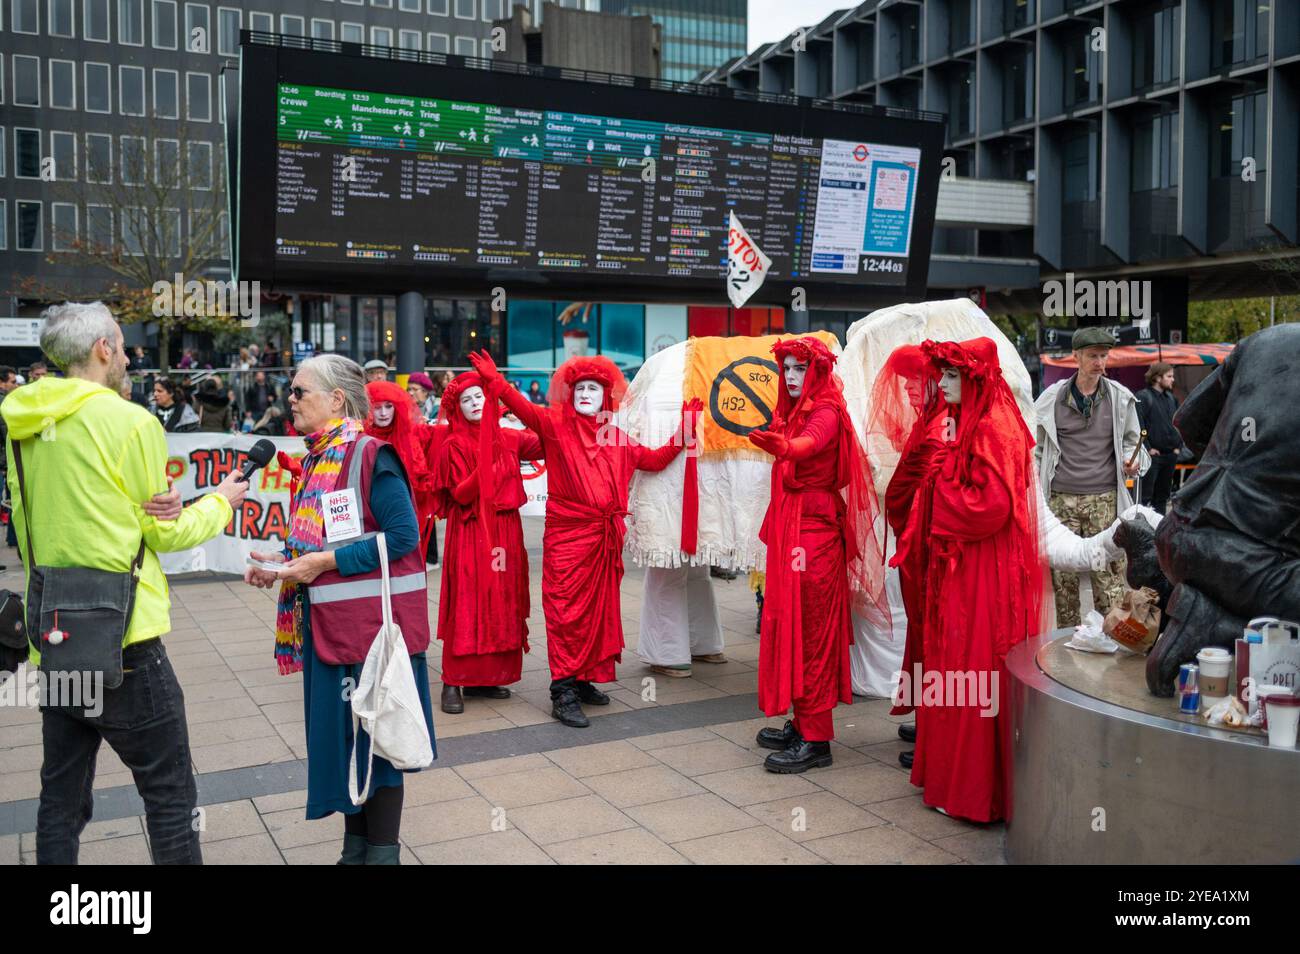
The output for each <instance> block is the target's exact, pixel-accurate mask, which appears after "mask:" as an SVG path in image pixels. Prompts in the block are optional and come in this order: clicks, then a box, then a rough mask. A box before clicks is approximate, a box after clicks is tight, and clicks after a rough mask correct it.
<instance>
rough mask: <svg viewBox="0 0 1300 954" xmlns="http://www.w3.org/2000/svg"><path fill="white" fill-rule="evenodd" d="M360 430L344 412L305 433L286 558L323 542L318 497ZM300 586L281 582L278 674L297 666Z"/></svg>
mask: <svg viewBox="0 0 1300 954" xmlns="http://www.w3.org/2000/svg"><path fill="white" fill-rule="evenodd" d="M360 435H361V422H360V421H358V420H354V419H353V418H350V417H345V418H341V419H339V418H336V419H334V420H332V421H330V422H329V423H328V424H326V425H325V426H324V427H322V428H321V429H320V430H318V431H316V432H315V433H314V434H309V435H307V437H306V438H304V440H305V441H306V443H307V456H305V457H304V458H303V459H302V481H301V483H300V484H299V485H298V492H297V493H296V494H295V495H294V498H293V507H292V508H291V509H292V511H293V513H292V516H291V517H290V518H289V536H288V539H286V540H285V542H284V546H285V549H286V550H288V552H289V559H291V560H293V559H297V558H298V557H300V556H302V555H303V554H304V553H314V552H316V551H318V550H321V549H322V548H323V547H324V542H325V518H324V516H323V515H322V513H321V496H322V495H323V494H325V493H328V492H329V491H331V490H334V488H335V487H336V486H338V480H339V473H340V471H342V469H343V458H344V457H345V456H347V452H348V445H349V444H351V443H352V442H353V441H355V440H356V439H357V438H358V437H359V436H360ZM304 590H305V587H304V586H303V585H302V584H300V583H289V582H285V583H282V584H280V599H279V601H278V602H277V603H276V607H275V661H276V663H277V664H278V665H279V667H280V675H282V676H287V675H289V674H290V673H295V672H300V671H301V670H302V643H303V633H302V605H303V596H304V595H305V594H304Z"/></svg>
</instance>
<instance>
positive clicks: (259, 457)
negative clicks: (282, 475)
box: [239, 437, 275, 482]
mask: <svg viewBox="0 0 1300 954" xmlns="http://www.w3.org/2000/svg"><path fill="white" fill-rule="evenodd" d="M274 456H275V445H274V444H272V443H271V442H270V441H268V440H267V439H266V438H265V437H264V438H262V439H261V440H260V441H258V442H257V443H256V444H254V445H253V446H252V447H250V448H249V450H248V460H246V461H244V466H243V467H241V468H240V469H239V476H240V477H241V478H242V479H243V480H244V481H245V482H247V481H248V478H250V477H252V476H253V471H255V470H257V468H259V467H265V466H266V465H267V464H269V463H270V462H271V458H272V457H274Z"/></svg>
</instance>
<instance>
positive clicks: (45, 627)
mask: <svg viewBox="0 0 1300 954" xmlns="http://www.w3.org/2000/svg"><path fill="white" fill-rule="evenodd" d="M12 446H13V451H14V464H15V466H16V468H17V470H18V492H19V495H20V498H21V500H22V504H23V528H24V530H25V531H26V534H25V536H26V538H27V638H28V640H29V641H30V642H31V643H32V645H33V646H34V647H35V648H36V651H37V652H39V653H40V654H41V670H42V671H44V672H47V673H51V674H54V673H102V674H103V680H104V686H105V688H108V689H116V688H118V687H119V686H121V685H122V642H123V640H125V638H126V630H127V627H128V626H129V625H130V622H131V612H132V610H133V608H134V606H135V588H136V584H137V583H138V582H139V580H140V566H141V564H142V563H143V562H144V537H143V536H141V538H140V549H139V550H137V551H136V554H135V560H134V561H132V563H131V569H130V570H128V571H127V572H125V573H121V572H114V571H112V570H95V569H91V568H89V567H81V566H39V565H37V563H36V557H35V551H34V550H33V549H32V521H31V509H30V508H29V507H28V504H27V489H26V487H25V485H24V481H23V455H22V449H21V445H20V443H19V442H18V441H13V442H12Z"/></svg>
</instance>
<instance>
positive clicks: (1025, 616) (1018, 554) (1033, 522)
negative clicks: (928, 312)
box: [921, 338, 1046, 641]
mask: <svg viewBox="0 0 1300 954" xmlns="http://www.w3.org/2000/svg"><path fill="white" fill-rule="evenodd" d="M921 349H922V350H923V351H924V352H925V354H926V355H927V356H929V358H930V362H931V364H932V365H933V366H934V368H935V371H936V373H941V371H942V369H943V368H944V367H953V368H956V369H957V370H958V371H959V372H960V373H961V405H960V406H959V408H958V412H957V439H956V446H955V447H954V448H953V450H952V452H951V453H952V455H953V456H954V457H955V460H954V461H953V463H954V465H955V466H954V467H952V468H951V469H949V467H947V466H945V467H944V476H945V477H946V478H947V477H949V475H951V476H952V479H955V481H956V482H957V483H958V484H959V485H965V484H969V482H970V476H971V467H972V465H973V463H974V462H975V461H976V459H979V460H981V461H982V462H983V463H984V464H985V465H987V467H988V468H989V470H990V471H991V472H992V473H993V474H995V475H997V477H998V478H999V479H1000V480H1001V481H1002V483H1003V484H1004V486H1005V487H1006V490H1007V492H1008V494H1010V497H1011V504H1012V511H1011V513H1012V519H1011V526H1010V528H1009V529H1010V532H1011V538H1012V540H1011V542H1012V554H1013V556H1012V565H1011V566H1008V567H1006V568H1005V569H1006V571H1007V573H1008V581H1007V585H1006V586H1005V587H1004V588H1003V591H1002V593H998V594H993V596H994V598H996V599H1003V598H1005V599H1008V600H1010V601H1011V605H1010V606H1009V610H1010V612H1011V620H1012V627H1013V629H1012V632H1011V633H1008V634H1007V635H1008V636H1009V637H1010V638H1011V639H1012V640H1013V641H1014V640H1015V639H1016V638H1017V636H1018V635H1019V634H1022V633H1023V634H1027V635H1030V636H1032V635H1034V634H1036V633H1038V632H1041V631H1042V628H1043V623H1044V619H1043V610H1044V608H1045V600H1046V593H1045V585H1044V580H1045V574H1044V573H1043V564H1044V561H1045V558H1044V556H1043V554H1042V550H1041V544H1040V538H1039V535H1038V506H1037V503H1038V502H1037V500H1036V499H1035V497H1036V495H1037V494H1038V492H1039V491H1038V478H1037V472H1036V470H1035V468H1034V438H1033V435H1032V434H1030V432H1029V429H1028V428H1027V427H1026V426H1025V421H1024V418H1023V417H1022V416H1021V414H1020V409H1019V407H1018V406H1017V405H1016V399H1015V396H1014V395H1012V393H1011V388H1010V387H1009V386H1008V385H1007V382H1006V379H1005V378H1004V377H1003V376H1002V365H1001V363H1000V362H999V361H998V348H997V344H996V343H995V342H994V341H993V340H992V339H991V338H972V339H970V340H969V341H925V342H922V344H921ZM1022 627H1023V628H1022Z"/></svg>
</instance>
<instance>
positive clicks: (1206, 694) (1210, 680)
mask: <svg viewBox="0 0 1300 954" xmlns="http://www.w3.org/2000/svg"><path fill="white" fill-rule="evenodd" d="M1196 664H1197V665H1198V666H1200V667H1201V684H1200V688H1201V703H1202V704H1203V705H1204V707H1205V708H1206V709H1208V708H1210V706H1213V705H1216V704H1217V703H1220V702H1222V701H1223V700H1224V699H1226V698H1227V697H1228V691H1229V688H1228V687H1229V675H1230V672H1231V669H1232V655H1231V654H1230V653H1229V652H1228V651H1227V650H1226V649H1220V648H1219V647H1217V646H1207V647H1206V648H1205V649H1202V650H1201V651H1200V652H1199V653H1197V654H1196Z"/></svg>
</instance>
